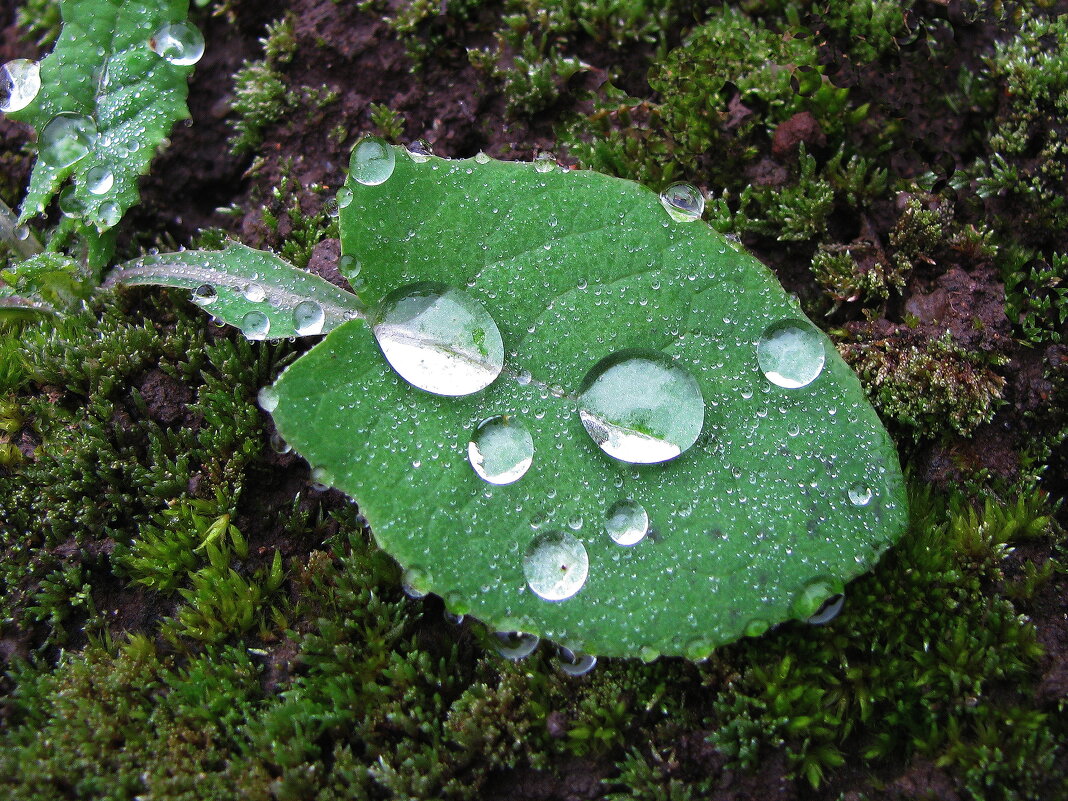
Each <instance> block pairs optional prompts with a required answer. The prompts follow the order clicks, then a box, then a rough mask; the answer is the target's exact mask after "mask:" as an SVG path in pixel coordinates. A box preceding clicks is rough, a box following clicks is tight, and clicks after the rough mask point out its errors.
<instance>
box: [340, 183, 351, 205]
mask: <svg viewBox="0 0 1068 801" xmlns="http://www.w3.org/2000/svg"><path fill="white" fill-rule="evenodd" d="M351 203H352V190H351V189H349V188H348V187H347V186H343V187H341V188H340V189H339V190H337V207H338V208H339V209H344V208H348V206H349V205H350V204H351Z"/></svg>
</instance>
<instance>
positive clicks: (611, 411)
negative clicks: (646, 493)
mask: <svg viewBox="0 0 1068 801" xmlns="http://www.w3.org/2000/svg"><path fill="white" fill-rule="evenodd" d="M704 414H705V402H704V399H703V398H702V397H701V390H700V388H699V387H698V386H697V382H696V381H694V379H693V376H691V375H690V374H689V373H688V372H686V370H685V369H683V368H682V367H681V366H679V365H678V364H676V363H675V362H673V361H672V359H671V358H670V357H668V356H665V355H664V354H662V353H657V352H656V351H647V350H625V351H619V352H617V353H613V354H612V355H611V356H608V357H606V358H604V359H602V360H601V361H600V362H598V363H597V364H596V365H595V366H594V367H593V369H592V370H590V372H589V373H588V374H587V375H586V378H585V380H584V381H583V385H582V391H581V395H580V396H579V418H580V419H581V420H582V425H583V426H585V428H586V431H587V432H588V433H589V435H590V436H591V437H592V438H593V441H594V442H596V443H597V445H598V446H599V447H600V448H601V450H603V451H604V452H605V453H607V454H608V455H609V456H611V457H613V458H615V459H619V460H620V461H622V462H630V463H633V464H655V463H657V462H665V461H667V460H668V459H673V458H675V457H676V456H678V455H679V454H681V453H682V452H683V451H685V450H686V449H687V448H689V447H690V446H692V445H693V444H694V443H695V442H696V441H697V437H698V436H700V434H701V428H702V426H703V425H704Z"/></svg>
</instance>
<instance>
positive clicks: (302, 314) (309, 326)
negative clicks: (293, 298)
mask: <svg viewBox="0 0 1068 801" xmlns="http://www.w3.org/2000/svg"><path fill="white" fill-rule="evenodd" d="M325 323H326V314H325V313H324V312H323V307H322V306H320V305H319V304H318V303H316V302H315V301H314V300H302V301H301V302H300V303H298V304H297V306H296V308H295V309H293V328H295V329H296V331H297V334H298V335H300V336H302V337H307V336H315V335H316V334H321V333H323V325H324V324H325Z"/></svg>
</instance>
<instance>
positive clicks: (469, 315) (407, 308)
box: [372, 283, 504, 396]
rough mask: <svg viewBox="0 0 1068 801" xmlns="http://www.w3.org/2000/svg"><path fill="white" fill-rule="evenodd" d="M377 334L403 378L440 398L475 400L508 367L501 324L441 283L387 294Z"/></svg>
mask: <svg viewBox="0 0 1068 801" xmlns="http://www.w3.org/2000/svg"><path fill="white" fill-rule="evenodd" d="M376 317H377V322H375V323H374V325H373V328H372V330H373V331H374V335H375V338H376V339H377V340H378V344H379V347H381V348H382V353H383V354H384V355H385V357H386V360H387V361H388V362H389V363H390V366H392V367H393V369H394V370H396V371H397V372H398V373H399V374H400V376H401V378H403V379H404V380H405V381H407V382H408V383H410V384H412V385H413V386H416V387H418V388H419V389H423V390H426V391H427V392H433V393H434V394H436V395H453V396H454V395H470V394H471V393H472V392H478V391H479V390H480V389H485V388H486V387H488V386H489V385H490V384H492V383H493V382H494V380H495V379H496V378H497V376H498V375H500V373H501V370H502V369H503V368H504V343H503V342H502V341H501V332H500V330H499V329H498V328H497V324H496V323H495V322H494V321H493V318H492V317H490V315H489V312H487V311H486V310H485V309H484V308H483V307H482V304H480V303H479V302H478V301H477V300H475V299H474V298H472V297H471V296H470V295H468V294H467V293H466V292H463V291H462V290H459V289H454V288H452V287H449V286H446V285H445V284H437V283H419V284H411V285H409V286H406V287H402V288H400V289H398V290H396V291H394V292H392V293H390V294H389V295H387V296H386V297H385V298H384V299H383V301H382V306H381V307H380V309H379V311H378V314H377V315H376Z"/></svg>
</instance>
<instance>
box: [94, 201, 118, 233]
mask: <svg viewBox="0 0 1068 801" xmlns="http://www.w3.org/2000/svg"><path fill="white" fill-rule="evenodd" d="M121 219H122V209H121V208H119V204H118V203H115V202H114V201H112V200H108V201H105V202H104V203H101V204H100V209H99V212H98V214H97V218H96V224H97V227H98V228H100V229H106V228H114V227H115V226H116V225H118V224H119V220H121Z"/></svg>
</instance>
